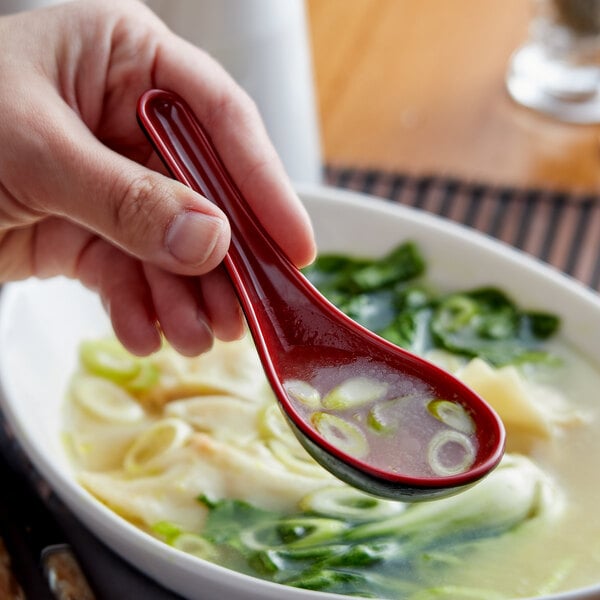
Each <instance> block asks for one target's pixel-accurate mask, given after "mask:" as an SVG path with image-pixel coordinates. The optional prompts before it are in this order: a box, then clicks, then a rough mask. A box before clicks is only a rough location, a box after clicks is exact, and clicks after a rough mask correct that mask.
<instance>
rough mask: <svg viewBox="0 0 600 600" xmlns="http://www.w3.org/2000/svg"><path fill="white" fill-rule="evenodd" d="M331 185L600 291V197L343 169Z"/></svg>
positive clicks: (335, 170)
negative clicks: (485, 239) (423, 216)
mask: <svg viewBox="0 0 600 600" xmlns="http://www.w3.org/2000/svg"><path fill="white" fill-rule="evenodd" d="M325 180H326V182H327V184H329V185H333V186H337V187H342V188H347V189H351V190H355V191H360V192H363V193H366V194H372V195H375V196H379V197H381V198H385V199H387V200H390V201H392V202H398V203H400V204H404V205H407V206H413V207H415V208H419V209H422V210H425V211H428V212H431V213H434V214H436V215H440V216H443V217H446V218H448V219H451V220H452V221H456V222H459V223H462V224H464V225H467V226H469V227H472V228H474V229H477V230H479V231H481V232H484V233H486V234H488V235H490V236H492V237H495V238H498V239H500V240H502V241H504V242H506V243H508V244H511V245H513V246H515V247H517V248H519V249H521V250H523V251H525V252H527V253H529V254H531V255H533V256H536V257H537V258H539V259H541V260H543V261H545V262H547V263H549V264H551V265H553V266H554V267H556V268H558V269H560V270H562V271H564V272H565V273H567V274H569V275H571V276H572V277H574V278H576V279H578V280H580V281H581V282H583V283H585V284H586V285H588V286H589V287H591V288H593V289H594V290H600V196H595V195H581V194H571V193H568V192H560V191H558V192H557V191H548V190H543V189H517V188H511V187H500V186H488V185H485V184H480V183H475V182H464V181H460V180H458V179H452V178H447V177H433V176H432V177H427V176H423V177H417V176H410V175H403V174H397V173H388V172H382V171H375V170H368V169H354V168H345V167H338V166H327V167H326V168H325Z"/></svg>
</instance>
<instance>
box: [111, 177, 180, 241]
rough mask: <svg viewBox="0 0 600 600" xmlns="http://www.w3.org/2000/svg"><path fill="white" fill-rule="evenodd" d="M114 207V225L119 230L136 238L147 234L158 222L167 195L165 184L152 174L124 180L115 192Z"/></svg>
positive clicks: (141, 237) (142, 237)
mask: <svg viewBox="0 0 600 600" xmlns="http://www.w3.org/2000/svg"><path fill="white" fill-rule="evenodd" d="M116 197H117V202H116V204H115V207H114V225H115V227H116V228H117V230H119V231H127V232H128V233H133V234H134V235H136V237H138V239H144V238H145V237H147V236H149V234H150V233H151V230H152V229H153V227H154V226H155V225H156V223H157V222H160V219H159V218H158V216H159V215H160V214H161V213H162V212H163V210H161V209H163V208H164V206H165V203H166V199H167V197H168V194H167V190H166V189H165V186H164V185H163V184H161V183H159V181H158V180H157V178H156V177H154V176H153V175H152V174H142V175H140V176H137V177H135V178H133V179H130V180H129V181H127V182H126V184H125V186H124V188H123V189H122V190H121V193H120V194H117V196H116Z"/></svg>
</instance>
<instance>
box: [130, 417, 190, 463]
mask: <svg viewBox="0 0 600 600" xmlns="http://www.w3.org/2000/svg"><path fill="white" fill-rule="evenodd" d="M192 431H193V430H192V428H191V427H190V426H189V425H188V424H187V423H186V422H185V421H182V420H181V419H175V418H172V417H171V418H168V419H163V420H162V421H158V422H156V423H154V425H152V426H151V427H150V428H149V429H146V430H145V431H144V432H143V433H142V434H140V435H139V436H138V437H137V438H136V439H135V441H134V442H133V444H132V445H131V447H130V448H129V450H128V451H127V454H125V458H124V460H123V466H124V468H125V470H126V471H128V472H129V473H138V472H140V471H146V470H148V469H151V468H152V467H153V466H155V465H156V464H157V463H158V461H159V459H160V457H162V456H165V455H166V454H168V453H169V452H171V451H172V450H175V449H177V448H181V447H182V446H183V445H184V444H185V443H186V442H187V441H188V439H189V438H190V436H191V435H192Z"/></svg>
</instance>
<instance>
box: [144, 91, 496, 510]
mask: <svg viewBox="0 0 600 600" xmlns="http://www.w3.org/2000/svg"><path fill="white" fill-rule="evenodd" d="M138 120H139V122H140V125H141V126H142V128H143V129H144V131H145V132H146V134H147V136H148V137H149V139H150V141H151V142H152V144H153V146H154V148H155V150H156V152H157V153H158V155H159V156H160V157H161V158H162V160H163V162H164V163H165V165H166V166H167V168H168V169H169V171H170V172H171V174H172V175H173V176H174V177H175V178H176V179H177V180H179V181H181V182H182V183H184V184H186V185H188V186H189V187H190V188H192V189H194V190H196V191H197V192H199V193H201V194H203V195H204V196H205V197H207V198H208V199H210V200H211V201H212V202H214V203H215V204H216V205H217V206H219V207H220V208H221V209H222V210H223V211H224V212H225V214H226V215H227V216H228V218H229V221H230V224H231V232H232V233H231V235H232V237H231V246H230V248H229V251H228V254H227V256H226V257H225V261H224V263H225V267H226V269H227V272H228V273H229V276H230V278H231V281H232V282H233V285H234V287H235V289H236V291H237V293H238V296H239V299H240V302H241V305H242V308H243V310H244V313H245V316H246V319H247V322H248V326H249V329H250V332H251V334H252V337H253V339H254V342H255V345H256V348H257V350H258V354H259V355H260V359H261V361H262V364H263V367H264V369H265V372H266V374H267V377H268V379H269V382H270V384H271V386H272V388H273V391H274V392H275V396H276V397H277V399H278V401H279V403H280V405H281V408H282V409H283V412H284V414H285V416H286V417H287V419H288V421H289V423H290V425H291V427H292V429H293V430H294V432H295V434H296V436H297V437H298V439H299V440H300V442H301V443H302V445H303V446H304V447H305V448H306V450H307V451H308V452H309V453H310V454H311V455H312V456H313V457H314V458H315V459H316V460H317V461H318V462H319V463H320V464H322V465H323V466H324V467H325V468H326V469H328V470H329V471H330V472H331V473H333V474H334V475H336V476H337V477H338V478H340V479H341V480H343V481H345V482H347V483H349V484H350V485H353V486H355V487H357V488H360V489H362V490H364V491H366V492H368V493H370V494H373V495H376V496H381V497H385V498H392V499H397V500H403V501H418V500H426V499H432V498H436V497H442V496H445V495H449V494H453V493H456V492H457V491H460V490H461V489H464V488H466V487H468V486H470V485H472V484H473V483H475V482H476V481H477V480H478V479H480V478H481V477H483V476H484V475H486V474H487V473H488V472H489V471H490V470H492V469H493V468H494V467H495V466H496V465H497V464H498V462H499V461H500V459H501V457H502V454H503V451H504V438H505V434H504V428H503V426H502V423H501V421H500V419H499V418H498V416H497V415H496V413H495V412H494V411H493V410H492V409H491V408H490V407H489V406H488V405H487V404H486V403H485V402H484V401H483V399H481V398H480V397H479V396H478V395H477V394H475V393H474V392H473V391H472V390H470V389H469V388H468V387H466V386H465V385H464V384H462V383H461V382H460V381H459V380H457V379H456V378H454V377H453V376H451V375H450V374H448V373H447V372H445V371H444V370H442V369H440V368H438V367H436V366H435V365H433V364H431V363H429V362H427V361H425V360H423V359H421V358H420V357H418V356H415V355H413V354H411V353H410V352H407V351H405V350H402V349H400V348H398V347H397V346H395V345H393V344H391V343H390V342H388V341H386V340H384V339H382V338H380V337H379V336H377V335H375V334H374V333H372V332H370V331H369V330H367V329H365V328H364V327H362V326H360V325H358V324H357V323H356V322H354V321H353V320H352V319H350V318H348V317H347V316H346V315H345V314H343V313H342V312H341V311H340V310H338V309H337V308H336V307H335V306H334V305H332V304H331V303H330V302H329V301H328V300H326V299H325V298H324V297H323V296H322V295H321V294H320V293H319V292H318V291H317V290H316V288H315V287H314V286H313V285H312V284H311V283H309V282H308V280H307V279H306V278H305V277H304V276H303V275H302V273H301V272H300V271H299V270H298V269H297V268H296V267H295V266H294V265H293V264H292V263H291V262H290V261H289V260H288V258H287V257H286V256H285V255H284V254H283V252H282V251H281V250H280V249H279V248H278V246H277V245H276V244H275V243H274V241H273V240H272V239H271V238H270V236H269V235H268V233H267V232H266V231H265V230H264V229H263V227H262V226H261V224H260V223H259V222H258V219H257V218H256V217H255V216H254V214H253V213H252V209H251V208H250V205H249V204H248V203H247V202H246V200H245V199H244V197H243V196H242V194H241V192H240V190H239V189H238V187H237V186H236V184H235V182H234V181H233V179H232V177H231V176H230V175H229V174H228V172H227V170H226V168H225V166H224V165H223V163H222V161H221V159H220V158H219V156H218V154H217V152H216V150H215V148H214V147H213V145H212V142H211V140H210V138H209V136H208V135H207V133H206V132H205V130H204V129H203V128H202V126H201V124H200V123H199V122H198V120H197V119H196V117H195V115H194V114H193V113H192V111H191V109H190V108H189V107H188V106H187V104H186V103H185V102H184V101H183V100H182V99H181V98H180V97H178V96H177V95H175V94H173V93H171V92H167V91H164V90H149V91H147V92H146V93H145V94H143V95H142V97H141V98H140V100H139V103H138Z"/></svg>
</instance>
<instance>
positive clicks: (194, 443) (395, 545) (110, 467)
mask: <svg viewBox="0 0 600 600" xmlns="http://www.w3.org/2000/svg"><path fill="white" fill-rule="evenodd" d="M413 250H414V249H413ZM325 258H326V259H327V260H329V261H330V262H332V261H333V259H332V258H331V257H325ZM342 258H344V257H337V258H336V259H335V260H336V261H338V262H337V264H338V268H337V272H338V273H339V272H340V271H345V272H346V273H348V272H351V271H352V269H349V268H348V267H347V265H346V266H345V267H344V263H343V261H342ZM348 260H349V261H351V262H356V263H357V264H360V265H361V268H363V267H371V272H372V273H373V272H374V271H377V269H378V268H380V267H378V265H379V261H368V260H367V259H357V260H355V259H348ZM384 264H385V259H384ZM382 271H385V272H386V273H387V272H389V269H387V268H386V269H385V270H383V269H382ZM319 276H320V277H321V279H322V281H321V283H323V280H324V279H325V277H323V276H322V273H321V275H319ZM372 280H373V278H371V281H372ZM399 281H400V283H399ZM330 284H331V282H329V283H326V285H325V287H324V289H326V291H327V292H328V293H329V294H331V296H334V295H336V294H337V299H338V300H339V301H340V306H341V307H342V308H346V309H347V310H348V311H349V312H352V311H354V315H353V316H358V317H360V318H361V319H362V320H363V321H366V320H370V321H371V322H370V325H371V326H372V328H373V329H378V330H379V331H384V332H385V331H387V333H388V335H389V336H390V337H393V336H394V335H395V336H396V338H397V339H396V341H397V342H399V341H402V343H403V344H404V345H405V346H406V347H410V348H411V349H416V348H417V349H419V351H420V352H421V353H422V354H424V355H426V356H427V357H428V358H430V359H432V360H434V361H435V362H437V363H438V364H440V365H441V366H443V367H444V368H447V369H448V370H450V371H453V372H454V373H455V374H456V375H457V376H458V377H459V378H460V379H462V380H463V381H465V382H466V383H467V384H468V385H470V386H471V387H473V388H474V389H475V390H476V391H478V392H479V393H480V394H481V395H482V396H483V397H484V398H486V399H487V400H488V401H489V402H490V403H491V404H492V405H494V406H495V407H496V409H497V410H498V411H499V413H500V415H501V417H502V418H503V420H504V422H505V425H506V427H507V432H508V437H507V450H508V453H507V455H506V457H505V458H504V459H503V461H502V463H501V464H500V466H499V467H498V468H497V469H496V470H495V471H494V472H493V473H491V474H490V475H489V476H488V477H486V478H485V479H484V480H482V481H481V482H480V483H478V484H477V485H475V486H474V487H472V488H471V489H469V490H467V491H466V492H463V493H461V494H458V495H456V496H453V497H451V498H446V499H443V500H436V501H432V502H426V503H419V504H412V505H407V504H403V503H396V502H391V501H385V500H379V499H376V498H372V497H370V496H367V495H365V494H363V493H361V492H358V491H356V490H354V489H352V488H350V487H348V486H346V485H344V484H342V483H340V482H339V481H338V480H336V479H335V478H333V477H332V476H331V475H330V474H329V473H327V472H325V471H324V470H323V469H321V468H320V467H319V466H318V465H317V464H316V463H315V462H314V461H313V460H312V459H311V458H310V457H309V456H308V455H307V454H306V453H305V452H304V450H303V449H302V447H301V446H300V445H299V444H298V442H297V441H296V439H295V438H294V437H293V435H292V434H291V432H290V430H289V428H288V427H287V424H286V422H285V420H284V418H283V416H282V415H281V413H280V411H279V409H278V407H277V406H276V404H275V402H274V400H273V397H272V394H271V392H270V390H269V387H268V385H267V382H266V380H265V378H264V375H263V373H262V369H261V367H260V364H259V361H258V358H257V356H256V353H255V351H254V348H253V346H252V343H251V341H250V340H249V339H248V338H245V339H244V340H241V341H239V342H234V343H228V344H222V343H217V344H215V347H214V349H213V350H211V351H210V352H209V353H207V354H205V355H202V356H200V357H198V358H195V359H186V358H183V357H181V356H179V355H177V354H176V353H175V352H174V351H173V350H172V349H171V348H169V347H164V348H163V349H162V350H161V351H160V352H158V353H157V354H156V355H154V356H152V357H149V358H146V359H137V358H135V357H132V356H131V355H129V354H128V353H126V352H125V351H124V350H123V349H122V348H121V347H120V346H119V345H118V344H117V342H116V341H115V340H112V339H109V340H90V341H88V342H85V343H84V344H83V345H82V348H81V355H80V356H81V364H80V367H81V368H80V371H79V372H78V373H76V374H74V377H73V382H72V387H71V392H70V394H69V397H68V398H67V402H66V405H65V441H66V444H67V446H68V448H69V449H70V451H71V456H72V458H73V463H74V464H75V465H76V468H77V470H78V477H79V479H80V481H81V483H82V485H84V486H85V487H86V488H87V489H88V490H89V491H90V492H91V493H93V494H94V495H96V497H97V498H99V499H100V500H101V501H103V502H104V503H105V504H106V505H107V506H109V507H110V508H111V509H113V510H115V511H116V512H118V513H119V514H120V515H122V516H123V517H124V518H126V519H128V520H130V521H131V522H132V523H135V524H136V525H137V526H139V527H140V528H142V529H143V530H145V531H147V532H148V533H149V534H150V535H153V536H155V537H158V538H159V539H161V540H163V541H164V542H165V543H167V544H170V545H172V546H174V547H176V548H178V549H180V550H181V551H183V552H187V553H189V554H194V555H196V556H198V557H201V558H204V559H206V560H210V561H214V562H218V563H220V564H223V565H225V566H227V567H229V568H232V569H236V570H239V571H242V572H245V573H248V574H251V575H253V576H256V577H261V578H265V579H270V580H272V581H275V582H278V583H282V584H285V585H289V586H295V587H302V588H306V589H315V590H324V591H328V592H336V593H341V594H349V595H356V596H361V597H365V596H367V597H369V596H370V597H379V598H390V599H392V598H393V599H405V598H406V599H407V600H428V599H434V598H435V599H437V600H439V599H442V600H449V599H453V600H454V599H457V598H482V599H484V600H485V599H489V600H495V599H503V598H506V599H509V598H515V597H528V596H535V595H539V594H543V593H550V592H554V591H557V592H558V591H561V590H565V589H571V588H574V587H581V586H585V585H588V584H592V583H594V582H595V581H597V574H598V572H600V542H599V540H600V515H599V514H598V511H597V494H596V492H595V489H596V484H595V483H596V482H595V481H594V477H595V473H596V470H597V463H598V456H599V454H600V441H598V439H597V437H598V436H597V428H598V427H599V426H600V414H599V408H598V403H597V402H596V399H595V395H596V393H597V390H598V389H600V387H599V386H600V374H599V373H598V372H597V370H596V368H595V367H594V366H593V365H592V364H591V363H590V362H589V361H587V360H586V359H585V358H584V357H581V356H579V355H578V354H577V353H575V352H574V351H573V350H571V349H570V348H569V347H568V346H567V345H566V344H565V343H564V342H563V341H562V340H561V339H560V337H556V336H555V335H554V334H555V333H556V330H557V324H558V323H557V319H556V318H554V317H553V316H552V315H542V314H537V313H530V312H527V311H523V310H521V309H519V308H517V307H515V306H514V304H511V303H510V302H509V301H508V299H506V298H504V297H503V295H502V294H501V293H500V292H498V291H497V290H496V291H494V292H493V293H492V291H491V290H487V291H485V292H484V291H481V290H479V291H469V292H465V293H463V292H461V293H460V294H457V293H452V294H445V293H444V294H437V295H436V294H434V293H433V292H431V291H430V290H429V289H428V288H427V286H426V282H424V281H423V280H421V279H420V273H417V274H414V273H413V274H411V275H410V276H409V277H408V278H406V279H398V278H396V279H391V280H388V281H386V283H385V284H384V285H381V286H379V287H376V288H370V289H369V290H368V291H366V292H364V291H363V292H361V291H360V290H359V291H357V290H355V289H354V290H348V292H347V293H346V292H345V291H344V293H341V291H340V288H339V286H338V287H335V286H333V285H330ZM344 285H345V284H344ZM378 285H379V284H378ZM392 288H393V289H392ZM365 293H366V294H368V295H369V298H366V299H365V298H364V297H363V299H362V300H360V301H358V300H355V299H357V298H358V299H360V298H361V294H365ZM397 295H401V296H403V297H404V298H409V297H410V298H411V300H410V301H407V302H406V303H405V305H404V306H403V307H402V306H400V305H399V304H401V303H399V302H398V300H397ZM385 297H387V300H386V301H385V302H384V300H385ZM394 298H396V299H395V300H394ZM459 298H460V299H459ZM353 301H354V302H355V303H354V304H351V302H353ZM374 304H376V305H377V306H378V307H379V310H378V311H375V310H373V306H374ZM366 306H368V307H369V310H365V311H363V312H362V313H360V314H358V313H359V310H358V307H362V308H365V307H366ZM392 308H393V310H392ZM403 309H408V310H409V313H410V314H409V315H408V316H406V315H405V316H402V315H403V314H404V313H403ZM409 317H410V318H409ZM432 319H433V321H432ZM407 323H408V324H410V326H407ZM432 323H433V325H432ZM400 338H402V339H401V340H400ZM494 340H495V341H494ZM348 379H351V377H344V378H342V379H341V380H340V381H339V382H336V385H335V386H330V385H324V386H323V387H322V388H321V387H319V386H317V385H312V384H313V383H314V382H308V383H310V384H311V387H312V388H315V389H317V392H318V394H317V395H316V396H314V395H313V392H312V391H310V389H309V388H306V387H304V385H303V384H306V383H307V382H303V383H300V384H299V383H298V382H292V383H293V385H294V386H295V393H301V394H305V395H306V398H311V397H312V398H313V399H314V398H315V397H316V398H318V399H319V402H320V403H321V404H322V403H323V400H324V398H326V397H327V395H328V394H330V393H331V392H332V390H333V389H335V387H336V386H337V385H343V384H344V382H345V381H347V380H348ZM298 388H299V389H300V390H301V391H300V392H298ZM359 388H360V386H359ZM367 388H368V386H367ZM307 390H308V391H307ZM343 396H344V395H343ZM394 399H395V398H391V400H392V401H393V400H394ZM442 400H443V399H442ZM427 406H428V414H429V416H430V417H431V418H432V419H435V420H438V419H437V418H436V416H435V415H432V412H433V413H436V412H437V413H438V414H443V415H447V414H448V413H449V414H450V415H452V409H450V410H448V409H449V407H448V406H447V405H444V404H437V405H434V406H432V407H429V403H427ZM373 407H374V406H372V405H370V404H369V403H368V402H366V403H365V404H363V405H361V407H360V411H359V412H360V414H362V419H361V422H364V421H366V422H367V423H369V420H370V419H369V414H370V413H371V411H372V409H373ZM309 410H313V411H314V409H309ZM344 410H345V409H344ZM317 412H319V411H317ZM331 414H333V413H331ZM392 414H393V413H392ZM463 417H464V415H460V414H459V415H458V417H457V420H456V421H451V422H453V423H454V426H453V427H451V429H453V430H455V431H460V428H461V427H463V426H465V427H466V426H467V424H468V419H467V420H466V421H465V420H464V419H463ZM445 418H447V419H448V418H450V419H452V418H453V417H447V416H445ZM393 422H394V419H393V418H391V417H390V415H387V414H386V413H385V412H384V413H383V414H377V415H372V416H371V427H373V428H374V429H375V430H377V428H378V427H379V428H381V429H380V430H381V431H385V428H386V427H393ZM457 423H458V425H457Z"/></svg>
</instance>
